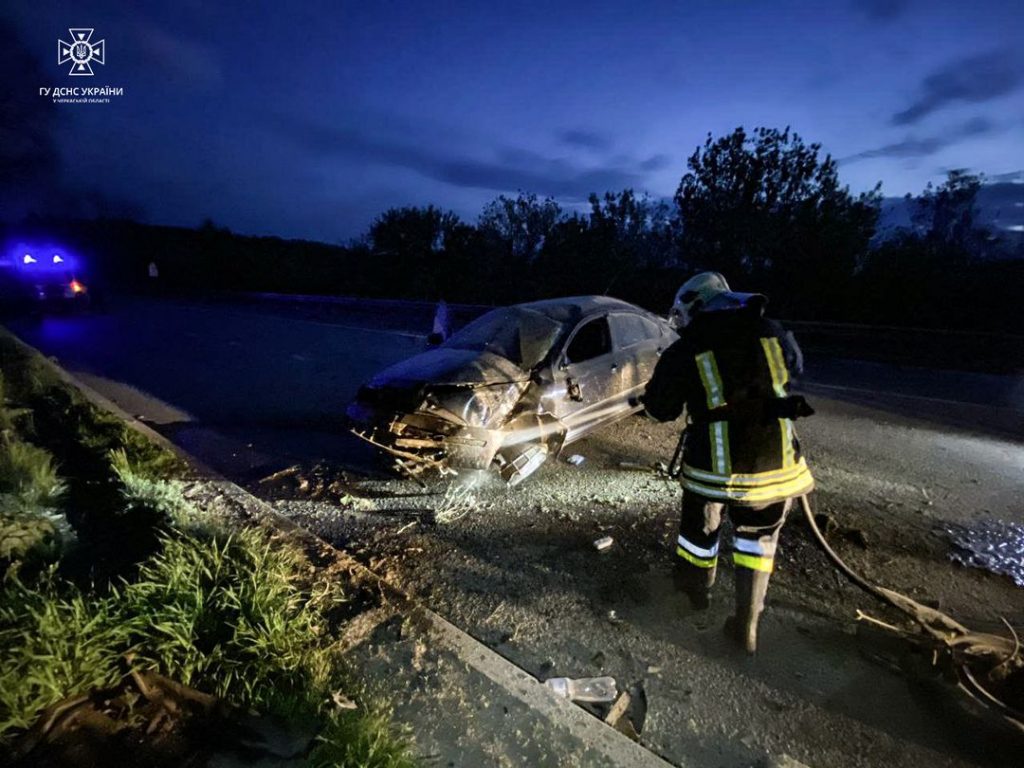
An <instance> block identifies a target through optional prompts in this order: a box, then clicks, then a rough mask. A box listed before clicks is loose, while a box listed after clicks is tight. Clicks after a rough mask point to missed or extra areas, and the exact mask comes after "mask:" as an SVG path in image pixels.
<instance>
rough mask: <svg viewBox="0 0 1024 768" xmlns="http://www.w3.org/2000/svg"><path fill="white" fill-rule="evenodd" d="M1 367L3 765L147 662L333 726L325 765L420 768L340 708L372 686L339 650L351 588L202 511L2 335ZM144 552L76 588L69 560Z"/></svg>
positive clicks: (377, 722) (378, 730)
mask: <svg viewBox="0 0 1024 768" xmlns="http://www.w3.org/2000/svg"><path fill="white" fill-rule="evenodd" d="M0 368H2V370H3V376H0V575H2V582H0V749H2V748H3V747H4V746H6V745H9V744H10V743H11V742H12V740H13V739H15V738H16V737H17V736H18V734H20V733H21V732H23V731H24V730H25V729H26V728H28V727H29V726H30V725H31V724H32V723H33V722H34V721H35V719H36V717H37V716H38V715H39V713H40V712H41V711H42V710H43V709H45V708H46V707H48V706H51V705H52V704H55V703H57V702H59V701H61V700H63V699H65V698H66V697H68V696H71V695H75V694H78V693H84V692H86V691H89V690H90V689H93V688H97V687H107V686H112V685H115V684H117V683H118V682H120V681H121V680H122V679H123V677H124V675H125V674H126V673H127V665H126V664H127V663H126V661H125V656H126V654H129V653H130V654H132V659H133V660H132V663H133V664H134V665H136V666H140V667H148V668H153V669H156V670H158V671H160V672H161V673H163V674H165V675H168V676H170V677H172V678H174V679H177V680H179V681H181V682H183V683H185V684H187V685H191V686H193V687H195V688H198V689H200V690H203V691H206V692H209V693H213V694H216V695H218V696H221V697H222V698H224V699H225V700H227V701H229V702H231V703H233V704H236V705H238V706H241V707H246V708H251V709H254V710H256V711H259V712H264V713H267V714H272V715H276V716H280V717H283V718H285V719H290V720H296V721H302V722H304V723H307V724H308V723H310V722H319V723H321V724H322V725H323V729H322V731H321V734H320V736H319V738H318V740H317V745H316V748H315V750H314V752H313V754H312V756H311V758H310V764H311V765H314V766H358V767H359V768H406V767H407V766H412V765H413V764H414V763H413V761H412V759H411V758H410V757H409V756H408V755H409V748H408V744H407V742H406V741H405V740H404V738H402V737H401V736H400V735H398V734H396V733H395V731H394V729H393V727H392V726H391V724H390V720H389V716H388V713H387V712H386V710H385V709H383V708H382V707H380V706H379V705H374V704H367V703H366V701H364V700H363V698H362V697H360V704H361V708H360V710H358V711H355V712H352V711H337V710H336V709H335V708H334V705H333V704H332V703H331V694H332V692H334V691H339V690H340V691H347V692H351V691H352V690H354V689H355V687H356V685H357V684H356V683H354V682H353V680H352V678H351V676H350V673H349V672H348V671H346V669H345V665H344V660H343V659H341V658H339V657H338V655H337V654H336V653H335V651H334V650H333V648H332V640H331V635H330V632H329V625H328V621H329V620H328V615H329V612H330V609H331V608H332V607H333V606H336V605H337V604H338V602H339V601H343V600H345V595H344V593H343V590H342V589H341V587H340V586H339V585H338V584H337V583H335V582H332V581H328V580H326V579H322V578H321V579H317V578H315V576H314V575H312V574H315V572H314V571H313V569H312V568H311V567H310V565H309V563H308V561H307V560H306V558H305V555H304V553H303V552H302V551H301V550H300V549H298V548H297V547H295V546H294V545H292V544H289V543H287V542H286V541H284V540H283V539H282V538H280V536H279V535H278V534H275V533H273V532H271V531H269V530H268V529H265V528H261V527H249V528H241V529H238V530H232V529H231V528H230V527H229V526H228V525H227V524H226V523H224V522H222V521H219V520H217V519H216V518H214V517H213V516H212V515H210V514H208V513H206V512H204V511H203V510H201V509H197V508H196V507H195V506H194V505H192V504H191V503H189V501H188V500H187V499H186V498H185V497H184V495H183V493H182V491H183V483H182V482H181V480H180V478H181V477H183V476H187V472H188V468H187V467H186V466H185V465H184V464H183V463H182V462H181V460H180V459H179V458H178V457H177V456H176V455H174V454H173V453H171V452H170V451H167V450H166V449H164V448H162V447H160V446H156V445H154V444H152V443H150V442H149V441H148V440H146V438H145V437H143V436H142V435H141V434H139V433H137V432H135V431H134V430H132V429H130V428H128V427H127V426H126V425H125V424H124V423H122V422H121V421H120V420H119V419H117V418H115V417H113V416H111V415H110V414H108V413H106V412H104V411H101V410H99V409H97V408H96V407H94V406H93V405H92V404H90V403H88V402H87V401H85V399H84V398H82V397H81V395H80V394H79V393H78V392H77V391H75V390H73V389H71V388H69V387H68V386H67V385H66V384H65V383H64V382H63V381H62V380H61V379H60V377H59V376H57V375H56V374H55V372H54V371H53V370H52V369H51V368H50V367H49V366H47V365H46V364H45V363H44V362H43V361H41V360H40V359H38V358H37V357H36V356H34V355H32V354H31V353H30V352H29V351H28V350H26V349H25V348H24V347H22V346H21V345H19V344H17V343H16V342H15V341H14V340H13V338H12V337H11V336H10V334H9V333H8V332H7V331H6V330H4V329H2V328H0ZM62 471H66V472H67V475H66V476H65V477H62V476H61V474H62ZM65 513H66V514H65ZM69 519H70V520H71V522H72V523H73V524H74V525H75V527H76V528H77V529H78V531H77V532H78V534H79V546H78V547H77V548H75V549H74V550H73V552H72V553H71V554H72V555H73V557H70V556H68V553H67V547H68V545H69V544H70V543H71V542H73V541H74V532H73V531H72V529H71V527H70V526H69V525H68V520H69ZM135 539H140V540H142V544H143V546H141V547H138V548H137V552H138V553H142V554H141V558H142V561H141V563H138V564H137V567H134V568H131V569H128V570H126V571H124V573H127V574H129V575H128V576H127V577H126V578H121V579H114V580H113V581H104V582H103V583H100V584H98V585H95V586H94V585H92V583H91V582H89V581H88V580H85V581H83V580H82V579H81V578H80V579H79V580H78V582H77V583H76V582H73V581H71V580H69V579H68V578H65V576H64V575H62V574H64V571H65V570H67V571H69V572H70V573H74V572H75V571H76V569H75V568H67V569H66V568H65V565H66V563H67V562H68V561H69V560H76V559H77V560H79V561H81V560H83V559H84V560H86V561H87V562H86V564H87V565H88V561H90V560H91V561H96V560H106V559H108V558H109V559H116V557H117V556H118V555H122V554H123V550H126V549H132V548H133V547H135V545H136V544H137V543H138V542H137V541H136V542H135V543H133V540H135ZM149 544H153V545H154V546H149ZM134 556H135V555H134V554H129V555H128V557H127V558H126V559H127V560H132V558H133V557H134ZM62 557H63V560H61V558H62ZM57 561H59V562H57ZM47 562H53V563H54V564H53V565H51V566H50V567H45V564H46V563H47ZM29 563H32V564H33V565H34V566H36V567H33V568H26V567H25V565H26V564H29ZM80 565H81V563H79V566H80ZM4 568H6V574H3V569H4ZM79 572H80V573H83V572H84V573H85V574H87V575H89V574H92V575H95V573H97V571H96V570H94V569H91V568H88V567H87V568H85V569H84V571H82V570H80V571H79ZM98 572H100V573H103V569H102V568H100V569H99V571H98ZM115 572H116V571H115ZM90 578H91V576H90Z"/></svg>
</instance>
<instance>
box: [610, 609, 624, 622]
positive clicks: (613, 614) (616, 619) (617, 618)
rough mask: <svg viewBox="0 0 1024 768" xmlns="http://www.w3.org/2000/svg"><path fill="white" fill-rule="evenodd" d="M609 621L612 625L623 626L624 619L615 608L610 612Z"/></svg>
mask: <svg viewBox="0 0 1024 768" xmlns="http://www.w3.org/2000/svg"><path fill="white" fill-rule="evenodd" d="M608 621H610V622H611V623H612V624H621V623H622V617H620V616H619V614H618V612H617V611H616V610H615V609H614V608H612V609H611V610H609V611H608Z"/></svg>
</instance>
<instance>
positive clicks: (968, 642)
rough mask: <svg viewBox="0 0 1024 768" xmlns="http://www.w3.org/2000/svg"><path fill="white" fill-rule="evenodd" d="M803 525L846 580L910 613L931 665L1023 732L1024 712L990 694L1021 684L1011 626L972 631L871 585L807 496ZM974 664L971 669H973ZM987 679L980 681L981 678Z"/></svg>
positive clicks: (1022, 660)
mask: <svg viewBox="0 0 1024 768" xmlns="http://www.w3.org/2000/svg"><path fill="white" fill-rule="evenodd" d="M800 506H801V507H802V508H803V511H804V516H805V517H806V518H807V525H808V527H809V528H810V529H811V533H812V534H813V536H814V540H815V541H816V542H817V544H818V546H819V547H820V548H821V550H822V551H823V552H824V553H825V556H826V557H828V559H829V560H830V561H831V562H832V564H833V565H834V566H835V567H836V568H837V569H839V572H840V573H842V574H843V576H845V577H846V578H847V579H848V580H849V581H850V582H851V583H853V584H854V585H856V586H857V587H858V588H860V589H862V590H863V591H864V592H867V593H868V594H869V595H871V596H872V597H874V598H876V599H877V600H879V601H881V602H883V603H885V604H886V605H889V606H891V607H893V608H895V609H897V610H898V611H900V612H901V613H903V614H905V615H906V616H908V617H909V618H911V619H912V620H913V621H914V622H915V623H916V624H917V625H918V626H919V627H920V629H921V630H922V631H923V633H924V635H925V639H926V641H927V642H926V644H927V645H929V646H930V648H931V650H932V651H933V664H934V663H936V662H937V661H938V659H939V657H940V656H943V657H945V659H946V660H947V661H948V662H949V663H950V666H951V667H952V669H953V671H954V672H955V674H956V677H957V682H958V687H959V688H960V690H962V691H963V692H964V693H966V694H967V695H968V696H970V697H971V698H972V699H974V700H975V701H977V702H979V703H981V704H982V705H984V706H986V707H988V708H990V709H993V710H995V711H996V712H997V713H998V714H999V715H1001V716H1002V718H1003V719H1004V721H1005V722H1006V723H1008V724H1009V725H1010V726H1011V727H1013V728H1015V729H1016V730H1018V731H1019V732H1021V733H1024V712H1021V711H1020V710H1019V709H1017V708H1016V707H1014V706H1011V705H1010V704H1007V703H1006V702H1005V701H1003V700H1002V699H1000V698H999V696H998V695H997V693H993V691H992V689H993V688H996V689H998V688H1000V687H1003V688H1007V689H1009V688H1012V687H1013V685H1014V684H1010V683H1008V682H1007V681H1008V680H1009V679H1010V678H1011V677H1014V678H1016V679H1017V681H1018V682H1017V683H1015V685H1017V686H1019V685H1020V682H1019V681H1020V680H1021V679H1022V678H1024V657H1022V656H1021V643H1020V640H1019V638H1018V637H1017V634H1016V632H1015V631H1014V629H1013V627H1012V626H1011V625H1010V624H1009V622H1007V621H1006V620H1005V619H1003V623H1004V624H1005V625H1006V628H1007V629H1008V630H1009V633H1010V637H1009V638H1007V637H1004V636H1001V635H993V634H988V633H982V632H973V631H972V630H970V629H968V628H967V627H965V626H963V625H962V624H960V623H958V622H957V621H955V620H954V619H952V618H951V617H949V616H947V615H946V614H944V613H942V612H941V611H938V610H936V609H934V608H929V607H928V606H925V605H922V604H921V603H918V602H916V601H915V600H912V599H910V598H909V597H907V596H905V595H901V594H900V593H899V592H895V591H893V590H891V589H886V588H885V587H880V586H878V585H876V584H872V583H871V582H870V581H868V580H867V579H865V578H864V577H863V576H861V575H860V574H858V573H857V572H856V571H854V570H853V569H852V568H850V567H849V566H848V565H847V564H846V563H845V562H843V559H842V558H841V557H839V555H838V554H836V552H835V550H834V549H832V547H831V546H830V545H829V543H828V541H827V540H826V539H825V536H824V534H823V533H822V532H821V529H820V528H819V527H818V521H817V520H816V519H815V517H814V512H813V511H812V510H811V505H810V502H809V501H808V499H807V496H806V495H804V496H801V497H800ZM857 618H858V619H866V620H869V621H872V622H873V623H875V624H879V625H881V626H883V627H885V628H887V629H890V630H893V631H896V632H897V633H899V634H902V635H903V636H905V637H908V639H911V640H917V641H918V642H920V638H915V637H913V636H912V635H911V634H910V633H906V632H903V631H901V630H899V629H898V628H896V627H892V626H891V625H888V624H885V623H883V622H879V621H877V620H875V619H871V617H869V616H867V615H866V614H864V613H863V612H861V611H858V612H857ZM972 667H973V669H972ZM979 676H980V677H982V680H984V681H986V682H988V685H984V684H983V683H982V680H979Z"/></svg>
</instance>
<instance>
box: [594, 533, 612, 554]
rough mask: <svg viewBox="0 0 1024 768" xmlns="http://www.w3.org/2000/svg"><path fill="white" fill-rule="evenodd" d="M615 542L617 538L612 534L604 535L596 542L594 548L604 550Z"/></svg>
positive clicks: (599, 550)
mask: <svg viewBox="0 0 1024 768" xmlns="http://www.w3.org/2000/svg"><path fill="white" fill-rule="evenodd" d="M614 543H615V539H613V538H612V537H611V536H602V537H601V538H600V539H598V540H597V541H595V542H594V549H596V550H597V551H598V552H604V551H605V550H606V549H608V548H610V547H611V545H612V544H614Z"/></svg>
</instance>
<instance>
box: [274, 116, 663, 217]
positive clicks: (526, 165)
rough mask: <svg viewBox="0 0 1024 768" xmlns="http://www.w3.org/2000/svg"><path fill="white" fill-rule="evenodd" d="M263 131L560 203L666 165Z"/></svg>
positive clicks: (345, 133) (280, 123)
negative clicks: (481, 153)
mask: <svg viewBox="0 0 1024 768" xmlns="http://www.w3.org/2000/svg"><path fill="white" fill-rule="evenodd" d="M269 125H270V127H271V129H272V130H273V131H274V132H275V133H276V134H278V135H280V136H282V137H284V138H286V139H287V140H288V141H290V142H292V143H293V144H295V145H296V146H298V147H300V148H301V149H303V150H305V151H307V152H309V153H312V154H317V155H344V156H348V157H358V158H363V159H367V160H372V161H374V162H377V163H382V164H385V165H394V166H398V167H401V168H408V169H410V170H413V171H415V172H417V173H419V174H421V175H423V176H425V177H427V178H430V179H434V180H436V181H441V182H444V183H446V184H452V185H454V186H457V187H467V188H472V189H486V190H492V191H496V192H509V191H515V190H526V191H530V192H537V193H538V194H544V195H553V196H555V197H561V198H565V199H581V200H582V199H585V198H586V196H587V195H589V194H590V193H591V192H604V191H606V190H616V189H623V188H626V187H642V186H643V182H644V174H645V172H649V171H652V170H656V169H657V168H660V167H663V166H664V164H665V163H666V162H667V161H668V158H666V157H664V156H663V155H654V156H653V157H651V158H648V159H647V160H644V161H642V162H640V163H633V164H625V163H616V164H605V165H598V166H582V165H579V164H577V163H574V162H571V161H569V160H566V159H564V158H549V157H545V156H543V155H540V154H537V153H535V152H531V151H528V150H519V149H503V150H501V151H499V152H496V153H495V155H494V159H481V158H478V157H470V156H466V155H460V154H457V153H454V152H451V151H449V150H448V149H446V148H443V147H441V146H426V145H423V144H416V143H413V142H411V141H410V140H408V139H405V138H403V137H393V136H388V134H387V132H384V131H369V130H367V129H365V128H354V127H345V126H337V125H335V126H325V125H322V124H317V123H313V122H311V121H306V120H302V119H298V118H295V117H293V116H290V115H280V114H279V115H275V116H273V117H272V118H270V119H269Z"/></svg>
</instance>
